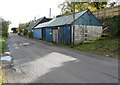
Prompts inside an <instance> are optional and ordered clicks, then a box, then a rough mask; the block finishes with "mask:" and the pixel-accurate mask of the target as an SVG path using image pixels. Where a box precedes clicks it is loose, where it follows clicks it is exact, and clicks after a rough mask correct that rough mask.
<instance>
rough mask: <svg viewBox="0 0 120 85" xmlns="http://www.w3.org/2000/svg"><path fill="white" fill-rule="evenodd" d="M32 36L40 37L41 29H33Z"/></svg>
mask: <svg viewBox="0 0 120 85" xmlns="http://www.w3.org/2000/svg"><path fill="white" fill-rule="evenodd" d="M33 37H34V38H37V39H42V29H34V31H33Z"/></svg>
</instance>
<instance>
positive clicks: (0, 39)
mask: <svg viewBox="0 0 120 85" xmlns="http://www.w3.org/2000/svg"><path fill="white" fill-rule="evenodd" d="M6 38H7V37H5V36H0V54H2V53H3V52H4V49H5V44H6V43H5V40H6ZM0 62H1V61H0ZM3 71H4V69H3V68H2V69H0V85H2V83H4V82H5V81H6V76H5V75H4V72H3Z"/></svg>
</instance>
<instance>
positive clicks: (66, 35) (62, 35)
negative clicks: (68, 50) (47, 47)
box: [58, 26, 71, 44]
mask: <svg viewBox="0 0 120 85" xmlns="http://www.w3.org/2000/svg"><path fill="white" fill-rule="evenodd" d="M58 42H59V43H61V44H70V43H71V27H70V26H62V27H60V29H59V30H58Z"/></svg>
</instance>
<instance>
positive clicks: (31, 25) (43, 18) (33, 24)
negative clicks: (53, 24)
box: [26, 17, 51, 30]
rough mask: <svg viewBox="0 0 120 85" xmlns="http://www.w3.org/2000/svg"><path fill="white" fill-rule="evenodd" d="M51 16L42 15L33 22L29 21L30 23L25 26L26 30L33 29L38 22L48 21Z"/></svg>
mask: <svg viewBox="0 0 120 85" xmlns="http://www.w3.org/2000/svg"><path fill="white" fill-rule="evenodd" d="M50 20H51V18H46V17H42V18H39V19H37V20H36V21H34V22H31V24H30V25H29V26H28V27H27V28H26V29H27V30H30V29H33V28H34V27H36V26H37V25H38V24H40V23H43V22H48V21H50Z"/></svg>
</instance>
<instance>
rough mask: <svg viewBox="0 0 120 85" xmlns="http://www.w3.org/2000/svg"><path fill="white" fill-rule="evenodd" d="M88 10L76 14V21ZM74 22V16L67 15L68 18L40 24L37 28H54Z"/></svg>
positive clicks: (64, 17) (59, 18) (63, 17)
mask: <svg viewBox="0 0 120 85" xmlns="http://www.w3.org/2000/svg"><path fill="white" fill-rule="evenodd" d="M85 12H87V10H84V11H82V12H78V13H76V14H75V19H78V18H79V17H80V16H82V15H83V14H84V13H85ZM72 22H73V15H67V16H62V17H58V18H55V19H53V20H51V21H49V22H46V23H42V24H39V25H38V26H36V27H35V28H41V27H52V26H63V25H68V24H72Z"/></svg>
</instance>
